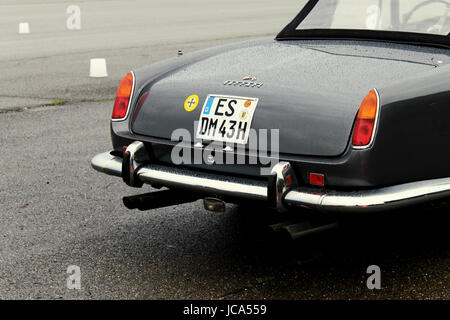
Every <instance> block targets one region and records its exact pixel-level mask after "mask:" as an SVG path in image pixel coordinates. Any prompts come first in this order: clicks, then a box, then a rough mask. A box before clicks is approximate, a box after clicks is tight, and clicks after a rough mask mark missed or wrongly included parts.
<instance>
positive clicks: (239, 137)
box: [196, 94, 258, 144]
mask: <svg viewBox="0 0 450 320" xmlns="http://www.w3.org/2000/svg"><path fill="white" fill-rule="evenodd" d="M257 105H258V98H246V97H232V96H222V95H216V94H210V95H208V97H207V98H206V100H205V103H204V105H203V109H202V112H201V114H200V119H199V123H198V128H197V133H196V138H197V139H203V140H212V141H223V142H229V143H237V144H246V143H247V141H248V136H249V133H250V126H251V124H252V120H253V115H254V113H255V110H256V107H257Z"/></svg>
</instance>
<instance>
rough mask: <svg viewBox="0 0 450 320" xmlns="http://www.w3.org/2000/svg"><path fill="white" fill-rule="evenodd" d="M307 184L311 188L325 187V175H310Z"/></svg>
mask: <svg viewBox="0 0 450 320" xmlns="http://www.w3.org/2000/svg"><path fill="white" fill-rule="evenodd" d="M309 183H310V184H312V185H313V186H320V187H323V186H324V185H325V175H323V174H321V173H310V174H309Z"/></svg>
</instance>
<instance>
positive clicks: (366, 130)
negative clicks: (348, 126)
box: [352, 89, 379, 148]
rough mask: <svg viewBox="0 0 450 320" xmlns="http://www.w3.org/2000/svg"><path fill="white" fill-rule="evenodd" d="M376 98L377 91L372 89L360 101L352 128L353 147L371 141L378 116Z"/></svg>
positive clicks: (363, 145) (362, 145) (367, 144)
mask: <svg viewBox="0 0 450 320" xmlns="http://www.w3.org/2000/svg"><path fill="white" fill-rule="evenodd" d="M378 99H379V98H378V93H377V91H376V90H375V89H374V90H372V91H370V92H369V93H368V94H367V96H366V97H365V98H364V100H363V102H362V103H361V107H360V108H359V112H358V115H357V117H356V121H355V129H354V130H353V138H352V145H353V146H354V147H357V148H364V147H367V146H369V145H370V143H371V142H372V140H373V133H374V130H375V124H376V121H377V116H378V108H379V101H378Z"/></svg>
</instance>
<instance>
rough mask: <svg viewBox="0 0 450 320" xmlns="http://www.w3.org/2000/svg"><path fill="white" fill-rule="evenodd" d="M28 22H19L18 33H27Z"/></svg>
mask: <svg viewBox="0 0 450 320" xmlns="http://www.w3.org/2000/svg"><path fill="white" fill-rule="evenodd" d="M29 33H30V24H29V23H28V22H21V23H19V34H29Z"/></svg>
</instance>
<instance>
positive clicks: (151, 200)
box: [122, 190, 200, 211]
mask: <svg viewBox="0 0 450 320" xmlns="http://www.w3.org/2000/svg"><path fill="white" fill-rule="evenodd" d="M198 199H200V198H199V197H197V196H195V195H192V194H186V193H185V192H179V191H174V190H162V191H156V192H150V193H145V194H138V195H135V196H130V197H123V199H122V200H123V204H124V205H125V207H127V208H128V209H130V210H133V209H138V210H140V211H146V210H152V209H158V208H164V207H171V206H174V205H177V204H183V203H190V202H194V201H197V200H198Z"/></svg>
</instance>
